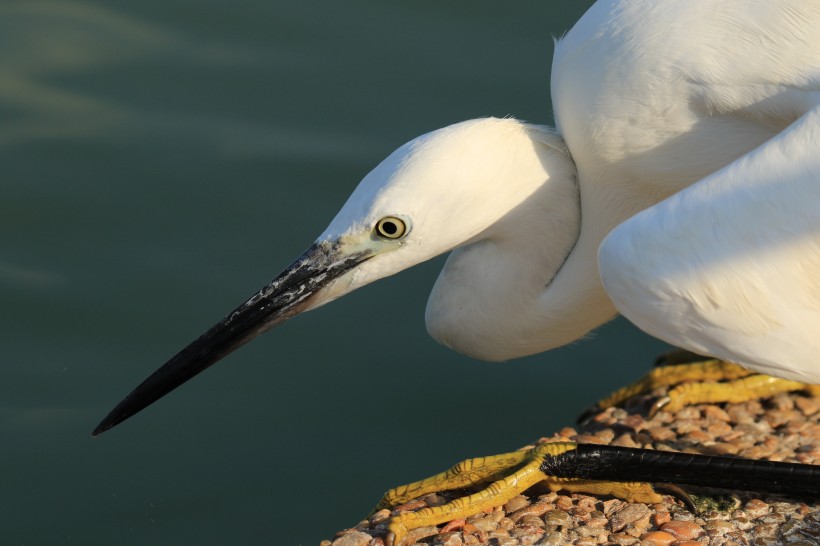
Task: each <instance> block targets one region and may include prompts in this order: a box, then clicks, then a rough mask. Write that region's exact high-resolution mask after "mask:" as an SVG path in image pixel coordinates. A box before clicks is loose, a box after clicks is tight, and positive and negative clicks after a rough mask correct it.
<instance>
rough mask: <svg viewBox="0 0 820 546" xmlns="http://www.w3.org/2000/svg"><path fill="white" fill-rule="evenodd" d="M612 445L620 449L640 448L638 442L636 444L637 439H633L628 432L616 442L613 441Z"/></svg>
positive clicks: (616, 439)
mask: <svg viewBox="0 0 820 546" xmlns="http://www.w3.org/2000/svg"><path fill="white" fill-rule="evenodd" d="M612 445H613V446H619V447H640V444H638V442H636V441H635V439H634V438H632V435H631V434H629V433H628V432H624V433H623V434H621V435H620V436H618V437H617V438H615V440H613V441H612Z"/></svg>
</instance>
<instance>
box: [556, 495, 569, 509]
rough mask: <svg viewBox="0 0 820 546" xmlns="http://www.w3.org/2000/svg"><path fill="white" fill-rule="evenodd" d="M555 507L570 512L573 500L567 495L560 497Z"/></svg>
mask: <svg viewBox="0 0 820 546" xmlns="http://www.w3.org/2000/svg"><path fill="white" fill-rule="evenodd" d="M555 507H556V508H558V509H559V510H564V511H566V510H569V509H570V508H572V499H571V498H569V497H567V496H566V495H560V496H559V497H558V499H557V500H556V501H555Z"/></svg>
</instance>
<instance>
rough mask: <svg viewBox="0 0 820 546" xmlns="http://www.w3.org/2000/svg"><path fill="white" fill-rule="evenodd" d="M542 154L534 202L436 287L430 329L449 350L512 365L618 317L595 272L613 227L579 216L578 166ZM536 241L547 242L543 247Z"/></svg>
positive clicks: (450, 267) (456, 262)
mask: <svg viewBox="0 0 820 546" xmlns="http://www.w3.org/2000/svg"><path fill="white" fill-rule="evenodd" d="M544 153H545V154H546V155H545V157H543V158H542V162H543V164H544V168H545V170H542V171H540V172H532V173H531V176H534V177H541V178H540V179H539V183H540V184H541V185H540V187H539V189H538V190H537V192H536V193H535V194H533V196H532V198H530V199H527V200H526V201H525V202H524V203H522V204H521V205H520V206H519V207H518V208H517V209H516V210H515V214H510V215H509V216H507V217H505V218H504V219H502V220H501V221H499V222H497V223H496V224H494V225H492V226H490V227H489V228H488V229H487V230H486V231H485V232H484V233H482V234H481V235H480V236H479V237H478V238H476V240H475V242H470V243H468V244H466V245H464V246H462V247H460V248H458V249H456V250H455V251H454V252H453V253H452V255H451V256H450V258H449V259H448V260H447V263H446V265H445V267H444V269H443V270H442V272H441V274H440V276H439V278H438V280H437V281H436V285H435V287H434V288H433V291H432V293H431V295H430V300H429V302H428V306H427V313H426V320H427V328H428V331H429V332H430V335H432V336H433V337H434V338H435V339H436V340H438V341H439V342H441V343H443V344H444V345H447V346H449V347H451V348H453V349H455V350H457V351H460V352H463V353H465V354H468V355H470V356H473V357H476V358H481V359H484V360H507V359H510V358H516V357H521V356H525V355H529V354H535V353H539V352H542V351H546V350H548V349H552V348H555V347H558V346H561V345H564V344H566V343H569V342H571V341H573V340H576V339H578V338H579V337H581V336H583V335H584V334H586V333H587V332H589V331H590V330H592V329H593V328H595V327H597V326H599V325H601V324H602V323H604V322H606V321H607V320H609V319H611V318H612V317H614V316H615V309H614V307H613V306H612V304H611V303H610V301H609V298H608V297H607V296H606V294H605V293H604V290H603V287H602V285H601V281H600V279H599V276H598V268H597V251H598V246H599V245H600V242H601V240H602V239H603V237H604V236H605V235H606V233H608V231H609V230H610V229H611V228H612V227H613V226H606V225H599V222H597V221H596V219H597V218H604V217H606V216H605V215H603V214H595V211H594V210H590V211H587V209H586V202H585V201H584V203H585V208H584V210H583V211H581V208H580V203H581V202H582V200H583V199H582V196H581V194H580V193H579V187H578V184H577V180H576V176H575V169H574V165H573V164H572V163H571V161H570V160H569V159H568V158H567V157H566V156H564V155H560V154H559V153H558V152H556V151H555V150H554V149H552V150H547V151H545V152H544ZM544 179H546V181H545V180H544ZM588 212H589V214H587V213H588ZM533 233H541V234H544V235H543V238H542V239H540V244H539V245H533V244H532V242H533V239H534V238H533V237H532V234H533ZM488 264H491V265H489V266H488ZM476 294H480V297H476Z"/></svg>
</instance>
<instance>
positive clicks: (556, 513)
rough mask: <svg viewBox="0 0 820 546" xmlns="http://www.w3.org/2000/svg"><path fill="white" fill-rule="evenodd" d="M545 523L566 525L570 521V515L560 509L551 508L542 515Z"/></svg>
mask: <svg viewBox="0 0 820 546" xmlns="http://www.w3.org/2000/svg"><path fill="white" fill-rule="evenodd" d="M544 521H545V522H546V524H547V525H558V526H567V525H569V524H571V523H572V517H571V516H570V515H569V514H567V513H566V512H563V511H561V510H552V511H551V512H547V513H546V515H545V516H544Z"/></svg>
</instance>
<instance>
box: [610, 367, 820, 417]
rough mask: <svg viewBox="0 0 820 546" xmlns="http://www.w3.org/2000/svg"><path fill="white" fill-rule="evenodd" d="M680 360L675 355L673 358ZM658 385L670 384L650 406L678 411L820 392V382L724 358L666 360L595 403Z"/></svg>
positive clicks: (622, 399) (616, 399)
mask: <svg viewBox="0 0 820 546" xmlns="http://www.w3.org/2000/svg"><path fill="white" fill-rule="evenodd" d="M676 360H678V361H679V360H680V359H679V358H678V355H673V357H672V358H671V359H670V361H671V362H675V361H676ZM659 387H671V388H670V389H669V390H668V391H667V394H666V396H664V397H662V398H660V399H659V400H658V401H657V402H656V403H655V404H654V405H653V406H652V409H651V410H650V415H654V414H655V413H657V412H658V411H659V410H660V409H664V410H667V411H671V412H676V411H679V410H680V409H681V408H683V407H684V406H687V405H693V404H707V403H708V404H715V403H721V402H745V401H747V400H754V399H756V398H768V397H771V396H774V395H775V394H778V393H781V392H792V391H807V392H809V393H810V394H811V395H812V396H820V385H808V384H805V383H799V382H797V381H789V380H786V379H780V378H777V377H771V376H768V375H763V374H758V373H754V372H751V371H749V370H747V369H745V368H743V367H741V366H739V365H738V364H733V363H731V362H725V361H722V360H700V361H697V362H685V363H669V364H667V363H665V362H664V363H663V364H661V365H659V366H657V367H655V368H653V369H652V371H650V372H649V373H648V374H646V376H644V377H643V378H642V379H641V380H639V381H637V382H635V383H633V384H631V385H628V386H626V387H624V388H622V389H619V390H617V391H615V392H614V393H612V394H611V395H610V396H608V397H607V398H604V399H603V400H601V401H600V402H598V404H597V405H596V409H597V410H599V411H600V410H604V409H606V408H609V407H612V406H619V405H621V404H623V403H624V402H625V401H626V400H627V399H628V398H631V397H633V396H637V395H640V394H647V393H650V392H652V391H653V390H655V389H657V388H659Z"/></svg>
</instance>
